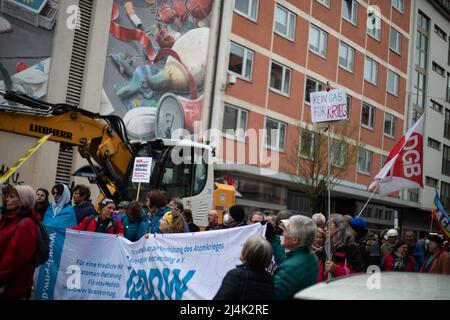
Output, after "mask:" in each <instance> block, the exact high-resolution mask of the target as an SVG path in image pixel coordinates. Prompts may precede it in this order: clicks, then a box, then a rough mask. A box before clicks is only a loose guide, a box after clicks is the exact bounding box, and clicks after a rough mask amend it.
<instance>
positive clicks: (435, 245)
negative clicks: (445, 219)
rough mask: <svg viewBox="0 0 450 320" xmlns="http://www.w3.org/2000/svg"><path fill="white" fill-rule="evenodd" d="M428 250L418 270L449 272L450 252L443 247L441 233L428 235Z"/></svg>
mask: <svg viewBox="0 0 450 320" xmlns="http://www.w3.org/2000/svg"><path fill="white" fill-rule="evenodd" d="M428 251H429V253H428V255H427V257H426V258H425V261H424V263H423V264H422V267H421V268H420V272H426V273H435V274H450V254H449V253H448V252H447V251H445V249H444V238H443V237H442V236H441V235H438V234H431V233H430V235H428Z"/></svg>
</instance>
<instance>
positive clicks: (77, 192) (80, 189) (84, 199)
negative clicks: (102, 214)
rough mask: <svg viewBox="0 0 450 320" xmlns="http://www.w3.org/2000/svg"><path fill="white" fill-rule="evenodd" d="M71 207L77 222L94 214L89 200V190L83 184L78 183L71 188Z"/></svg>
mask: <svg viewBox="0 0 450 320" xmlns="http://www.w3.org/2000/svg"><path fill="white" fill-rule="evenodd" d="M73 208H74V210H75V217H76V218H77V224H78V223H80V222H81V221H83V220H84V218H86V217H89V216H90V215H93V214H95V208H94V206H93V205H92V202H91V190H90V189H89V187H87V186H85V185H84V184H78V185H76V186H75V188H74V189H73Z"/></svg>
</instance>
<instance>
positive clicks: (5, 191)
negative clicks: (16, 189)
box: [0, 184, 13, 217]
mask: <svg viewBox="0 0 450 320" xmlns="http://www.w3.org/2000/svg"><path fill="white" fill-rule="evenodd" d="M12 188H13V187H12V186H11V185H9V184H7V185H4V186H3V187H2V194H1V200H2V204H1V206H0V210H3V209H4V208H6V198H7V197H8V194H9V192H10V191H11V190H12ZM0 217H1V216H0Z"/></svg>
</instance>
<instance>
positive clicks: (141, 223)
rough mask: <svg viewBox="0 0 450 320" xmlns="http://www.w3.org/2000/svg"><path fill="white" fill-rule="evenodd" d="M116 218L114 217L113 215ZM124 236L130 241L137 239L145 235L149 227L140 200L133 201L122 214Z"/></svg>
mask: <svg viewBox="0 0 450 320" xmlns="http://www.w3.org/2000/svg"><path fill="white" fill-rule="evenodd" d="M113 218H114V217H113ZM122 226H123V230H124V233H123V235H124V237H125V238H127V239H128V240H130V241H133V242H134V241H137V240H139V239H140V238H142V237H143V236H144V234H145V233H146V232H147V229H148V223H147V221H146V216H145V213H144V211H143V210H142V207H141V205H140V204H139V202H138V201H131V202H130V203H129V204H128V206H127V209H126V211H125V214H124V215H123V216H122Z"/></svg>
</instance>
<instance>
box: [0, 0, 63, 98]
mask: <svg viewBox="0 0 450 320" xmlns="http://www.w3.org/2000/svg"><path fill="white" fill-rule="evenodd" d="M57 10H58V2H57V1H54V0H0V43H1V45H0V90H11V89H14V90H17V91H21V92H24V93H26V94H28V95H30V96H33V97H35V98H42V99H45V96H46V95H47V83H48V73H49V70H50V55H51V50H52V42H53V35H54V29H55V28H54V25H55V23H56V14H57ZM0 103H1V104H7V102H6V101H5V100H3V97H0Z"/></svg>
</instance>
